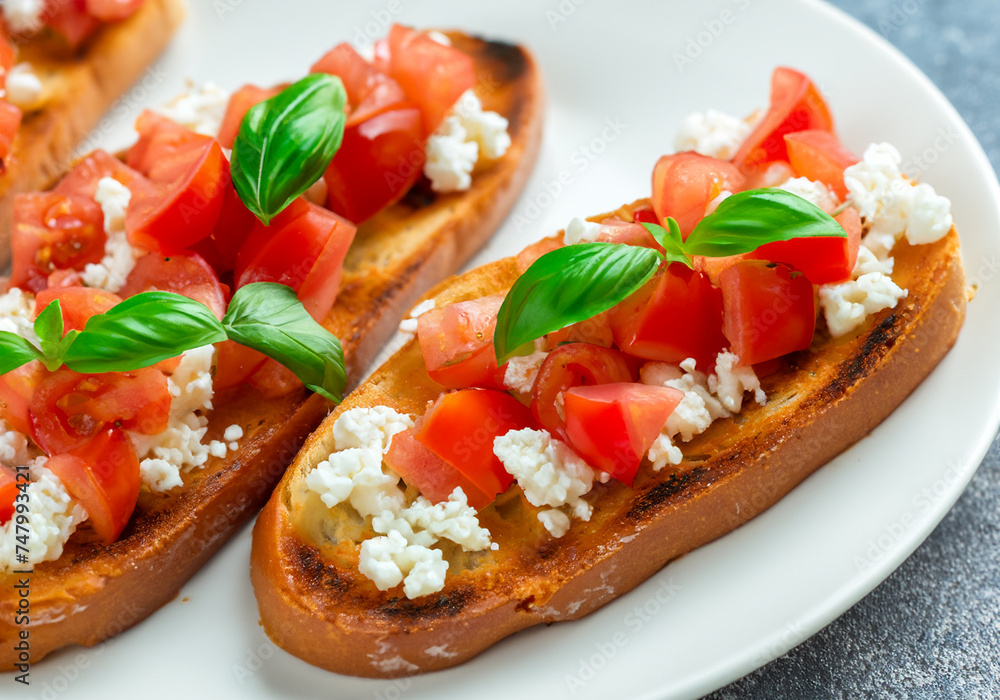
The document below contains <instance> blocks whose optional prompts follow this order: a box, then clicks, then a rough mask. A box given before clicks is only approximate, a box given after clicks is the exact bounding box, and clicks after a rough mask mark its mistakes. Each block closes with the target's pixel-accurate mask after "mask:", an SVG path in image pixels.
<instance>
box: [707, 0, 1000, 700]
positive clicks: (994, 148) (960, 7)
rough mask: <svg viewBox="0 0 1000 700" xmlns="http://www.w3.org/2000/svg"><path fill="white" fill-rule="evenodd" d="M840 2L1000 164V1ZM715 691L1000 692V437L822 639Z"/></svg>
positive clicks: (845, 694)
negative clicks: (927, 526)
mask: <svg viewBox="0 0 1000 700" xmlns="http://www.w3.org/2000/svg"><path fill="white" fill-rule="evenodd" d="M832 4H833V5H835V6H837V7H839V8H840V9H842V10H844V11H845V12H847V13H848V14H850V15H852V16H854V17H856V18H857V19H859V20H861V21H862V22H864V23H865V24H867V25H868V26H869V27H871V28H872V29H874V30H875V31H876V32H877V33H878V34H879V35H881V36H882V37H883V38H885V39H886V40H888V41H889V42H890V43H892V44H893V45H895V46H896V47H897V48H898V49H900V50H901V51H902V52H903V53H904V54H906V56H907V57H909V59H910V60H911V61H913V62H914V63H915V64H917V66H918V67H919V68H920V69H921V70H922V71H924V73H926V74H927V75H928V76H929V77H930V79H931V80H933V81H934V83H935V84H936V85H937V86H938V87H939V88H940V89H941V90H942V91H943V92H944V94H945V95H946V96H947V97H948V99H949V100H951V103H952V104H953V105H955V107H956V108H957V109H958V111H959V113H960V114H961V115H962V117H963V118H964V119H965V121H966V122H967V123H968V124H969V126H970V127H972V130H973V131H974V132H975V134H976V137H977V138H978V139H979V142H980V143H981V144H982V145H983V148H984V149H985V150H986V155H987V156H989V159H990V162H991V163H992V164H993V169H994V170H998V169H1000V142H998V131H1000V129H998V125H1000V2H998V1H997V0H964V1H961V2H956V1H954V0H952V1H951V2H946V1H945V0H832ZM998 322H1000V319H998ZM997 354H998V359H1000V348H998V349H997ZM941 408H942V409H944V407H941ZM932 439H933V438H932ZM937 439H946V438H945V437H944V436H938V438H937ZM709 697H710V698H712V699H713V700H732V699H734V698H872V697H874V698H943V697H948V698H952V697H959V698H964V697H970V698H973V697H974V698H992V697H1000V440H994V442H993V445H992V446H991V448H990V451H989V453H988V454H987V456H986V459H985V460H984V461H983V464H982V465H981V466H980V467H979V470H978V471H977V472H976V474H975V476H974V477H973V479H972V482H971V483H970V484H969V487H968V488H967V489H966V491H965V493H964V494H963V495H962V497H961V498H960V499H959V501H958V503H957V504H956V505H955V507H954V509H952V511H951V512H950V513H949V514H948V515H947V516H945V518H944V520H943V521H942V522H941V524H940V525H938V527H937V529H936V530H935V531H934V532H933V533H932V534H931V536H930V537H929V538H927V541H926V542H924V543H923V544H922V545H921V546H920V548H919V549H917V551H916V552H914V554H913V556H911V557H910V558H909V559H908V560H907V561H906V562H904V563H903V565H902V566H901V567H900V568H899V569H898V570H897V571H896V572H895V573H893V574H892V575H891V576H890V577H889V578H888V579H886V581H885V582H884V583H882V584H881V585H880V586H879V587H878V588H876V589H875V590H874V591H872V592H871V593H870V594H869V595H868V596H867V597H866V598H864V599H863V600H862V601H861V602H860V603H858V604H857V605H856V606H854V607H853V608H852V609H851V610H848V611H847V612H846V613H844V615H842V616H841V617H840V618H838V619H837V620H835V621H834V622H833V623H832V624H830V626H829V627H827V628H826V629H824V630H822V631H821V632H819V634H817V635H816V636H814V637H812V638H810V639H808V640H807V641H805V642H804V643H803V644H801V645H799V646H798V647H796V648H795V649H793V650H792V651H791V652H789V653H788V654H786V655H785V656H783V657H781V658H779V659H777V660H775V661H773V662H771V663H770V664H768V665H767V666H765V667H764V668H761V669H758V670H757V671H755V672H754V673H751V674H750V675H748V676H746V677H744V678H742V679H740V680H739V681H736V682H735V683H733V684H732V685H729V686H727V687H725V688H723V689H721V690H719V691H717V692H715V693H713V694H712V695H710V696H709Z"/></svg>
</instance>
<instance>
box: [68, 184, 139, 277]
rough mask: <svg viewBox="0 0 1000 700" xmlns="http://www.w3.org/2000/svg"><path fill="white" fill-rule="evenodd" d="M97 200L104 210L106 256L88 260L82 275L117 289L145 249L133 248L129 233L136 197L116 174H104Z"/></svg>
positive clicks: (95, 198) (99, 185) (95, 197)
mask: <svg viewBox="0 0 1000 700" xmlns="http://www.w3.org/2000/svg"><path fill="white" fill-rule="evenodd" d="M94 200H95V201H96V202H97V203H98V204H100V205H101V210H102V211H103V212H104V232H105V234H106V235H107V239H106V240H105V242H104V257H103V258H101V262H99V263H88V264H87V265H86V267H85V268H84V270H83V274H82V275H81V277H82V278H83V283H84V284H85V285H87V286H88V287H96V288H98V289H103V290H105V291H108V292H117V291H118V290H119V289H121V288H122V286H123V285H124V284H125V279H126V278H127V277H128V275H129V273H130V272H132V268H133V267H135V261H136V258H138V257H139V256H140V255H142V252H141V251H139V250H137V249H135V248H133V247H132V246H131V244H129V242H128V238H127V237H126V236H125V212H126V211H127V210H128V205H129V202H130V201H131V200H132V192H131V190H129V188H127V187H126V186H125V185H123V184H122V183H120V182H118V180H115V179H114V178H113V177H102V178H101V179H100V180H99V181H98V182H97V191H96V192H95V193H94Z"/></svg>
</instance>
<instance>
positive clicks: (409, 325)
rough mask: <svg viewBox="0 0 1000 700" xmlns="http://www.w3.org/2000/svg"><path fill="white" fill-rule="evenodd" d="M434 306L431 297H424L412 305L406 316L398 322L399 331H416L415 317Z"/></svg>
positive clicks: (417, 317)
mask: <svg viewBox="0 0 1000 700" xmlns="http://www.w3.org/2000/svg"><path fill="white" fill-rule="evenodd" d="M433 308H434V300H433V299H424V300H423V301H422V302H420V303H419V304H417V305H416V306H414V307H413V310H412V311H410V315H409V317H408V318H404V319H403V320H402V321H400V322H399V331H400V332H401V333H416V332H417V319H419V318H420V317H421V316H423V315H424V314H425V313H427V312H428V311H430V310H431V309H433Z"/></svg>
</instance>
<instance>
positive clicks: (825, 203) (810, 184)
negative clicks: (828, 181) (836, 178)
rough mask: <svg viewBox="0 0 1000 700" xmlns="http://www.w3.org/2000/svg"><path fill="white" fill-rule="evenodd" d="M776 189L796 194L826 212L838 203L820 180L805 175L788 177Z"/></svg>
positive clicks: (831, 191)
mask: <svg viewBox="0 0 1000 700" xmlns="http://www.w3.org/2000/svg"><path fill="white" fill-rule="evenodd" d="M778 189H779V190H785V192H791V193H792V194H794V195H798V196H799V197H802V199H804V200H806V201H807V202H812V203H813V204H815V205H816V206H817V207H819V208H820V209H822V210H823V211H825V212H826V213H828V214H829V213H830V212H832V211H833V210H834V209H836V208H837V205H838V204H839V203H840V202H839V201H838V200H837V195H836V194H834V192H833V190H831V189H830V188H829V187H827V186H826V185H824V184H823V183H822V182H819V181H818V180H810V179H809V178H807V177H790V178H788V179H787V180H785V181H784V182H782V183H781V184H780V185H778Z"/></svg>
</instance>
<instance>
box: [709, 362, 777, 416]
mask: <svg viewBox="0 0 1000 700" xmlns="http://www.w3.org/2000/svg"><path fill="white" fill-rule="evenodd" d="M739 361H740V358H739V357H737V356H736V355H735V354H733V353H732V352H730V351H729V350H723V351H722V352H720V353H719V356H718V357H717V358H715V374H713V375H712V376H710V377H709V378H708V388H709V389H710V390H711V391H712V393H714V394H715V395H716V396H718V397H719V401H720V402H721V403H722V405H723V406H724V407H725V408H726V410H727V411H730V412H732V413H739V410H740V408H741V407H742V406H743V393H744V392H746V391H752V392H753V393H754V399H755V400H756V401H757V403H759V404H760V405H761V406H763V405H764V404H765V403H766V402H767V396H765V395H764V390H763V389H761V388H760V380H759V379H757V375H756V374H755V373H754V371H753V367H751V366H750V365H745V366H743V367H739V366H737V365H738V364H739Z"/></svg>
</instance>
